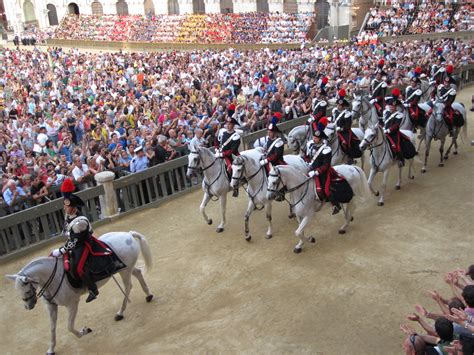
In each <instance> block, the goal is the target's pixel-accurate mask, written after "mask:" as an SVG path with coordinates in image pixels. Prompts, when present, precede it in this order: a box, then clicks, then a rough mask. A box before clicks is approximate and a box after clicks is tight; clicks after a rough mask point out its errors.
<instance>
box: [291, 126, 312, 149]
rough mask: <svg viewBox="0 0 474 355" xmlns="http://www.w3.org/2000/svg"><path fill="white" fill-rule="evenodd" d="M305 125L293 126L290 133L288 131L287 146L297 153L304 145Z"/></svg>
mask: <svg viewBox="0 0 474 355" xmlns="http://www.w3.org/2000/svg"><path fill="white" fill-rule="evenodd" d="M307 129H308V127H306V126H298V127H295V128H293V129H292V130H291V131H290V133H288V136H287V137H286V138H287V142H288V148H290V149H291V150H292V151H293V152H294V153H299V151H300V149H301V147H303V146H304V144H305V140H306V135H307V132H308V131H307Z"/></svg>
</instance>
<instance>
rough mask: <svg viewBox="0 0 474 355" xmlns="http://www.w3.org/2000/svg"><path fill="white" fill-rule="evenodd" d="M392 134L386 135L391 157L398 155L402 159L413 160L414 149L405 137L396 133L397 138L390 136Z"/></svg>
mask: <svg viewBox="0 0 474 355" xmlns="http://www.w3.org/2000/svg"><path fill="white" fill-rule="evenodd" d="M392 134H393V133H389V134H387V135H386V136H387V139H388V141H389V142H390V150H391V152H392V155H393V156H398V155H399V154H400V153H401V154H402V155H403V158H404V159H413V157H414V156H415V155H416V148H415V146H414V145H413V143H412V142H411V141H410V138H408V137H407V136H406V135H404V134H403V133H402V132H400V131H397V133H396V134H397V136H398V139H397V137H395V138H394V136H392Z"/></svg>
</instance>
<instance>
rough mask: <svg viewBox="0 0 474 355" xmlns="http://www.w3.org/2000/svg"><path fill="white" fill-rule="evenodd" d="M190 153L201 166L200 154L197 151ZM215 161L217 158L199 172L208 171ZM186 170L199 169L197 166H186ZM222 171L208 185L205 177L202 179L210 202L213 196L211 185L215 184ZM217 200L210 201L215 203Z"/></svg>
mask: <svg viewBox="0 0 474 355" xmlns="http://www.w3.org/2000/svg"><path fill="white" fill-rule="evenodd" d="M191 153H193V154H196V155H197V156H198V157H199V162H200V163H201V164H202V165H204V162H203V161H202V158H201V154H200V152H199V151H192V152H191ZM216 161H217V158H214V160H213V161H212V163H211V164H209V165H208V166H206V167H205V168H202V169H201V170H202V171H203V172H204V171H206V170H208V169H209V168H210V167H212V166H213V165H214V164H215V163H216ZM188 169H191V170H198V169H199V168H198V167H197V166H189V165H188ZM222 170H223V169H219V174H218V175H217V177H216V178H215V179H214V180H213V181H212V182H211V183H209V184H208V183H207V182H206V177H204V180H203V182H204V186H205V187H206V191H207V194H208V195H209V196H211V200H212V196H213V195H212V193H211V187H212V185H214V184H215V183H216V182H217V180H219V178H220V177H221V175H222ZM217 200H218V198H217V199H216V200H212V201H217Z"/></svg>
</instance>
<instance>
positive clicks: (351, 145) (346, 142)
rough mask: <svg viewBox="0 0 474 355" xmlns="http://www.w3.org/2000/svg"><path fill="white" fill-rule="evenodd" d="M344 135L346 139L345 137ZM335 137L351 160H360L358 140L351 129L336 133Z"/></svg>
mask: <svg viewBox="0 0 474 355" xmlns="http://www.w3.org/2000/svg"><path fill="white" fill-rule="evenodd" d="M344 133H345V135H346V136H347V137H345V135H344ZM337 137H338V138H339V145H340V146H341V149H342V151H343V152H344V153H346V154H348V155H349V156H350V157H351V158H360V157H361V156H362V151H361V150H360V147H359V144H360V140H359V139H358V138H357V136H355V135H354V132H352V129H350V130H344V131H340V132H338V133H337Z"/></svg>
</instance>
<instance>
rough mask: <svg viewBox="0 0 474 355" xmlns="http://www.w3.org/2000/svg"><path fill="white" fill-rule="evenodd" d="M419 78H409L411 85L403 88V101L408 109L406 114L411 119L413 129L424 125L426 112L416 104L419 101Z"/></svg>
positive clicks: (420, 92)
mask: <svg viewBox="0 0 474 355" xmlns="http://www.w3.org/2000/svg"><path fill="white" fill-rule="evenodd" d="M419 81H420V79H418V78H417V77H413V78H411V85H410V86H408V87H407V88H406V89H405V97H406V99H405V103H404V106H405V107H406V108H407V110H408V115H409V117H410V120H411V121H412V123H413V125H414V127H415V129H416V128H417V127H426V122H427V119H426V112H425V110H423V109H422V108H420V106H418V104H419V103H420V99H421V95H422V91H421V89H420V88H418V85H417V84H418V82H419Z"/></svg>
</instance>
